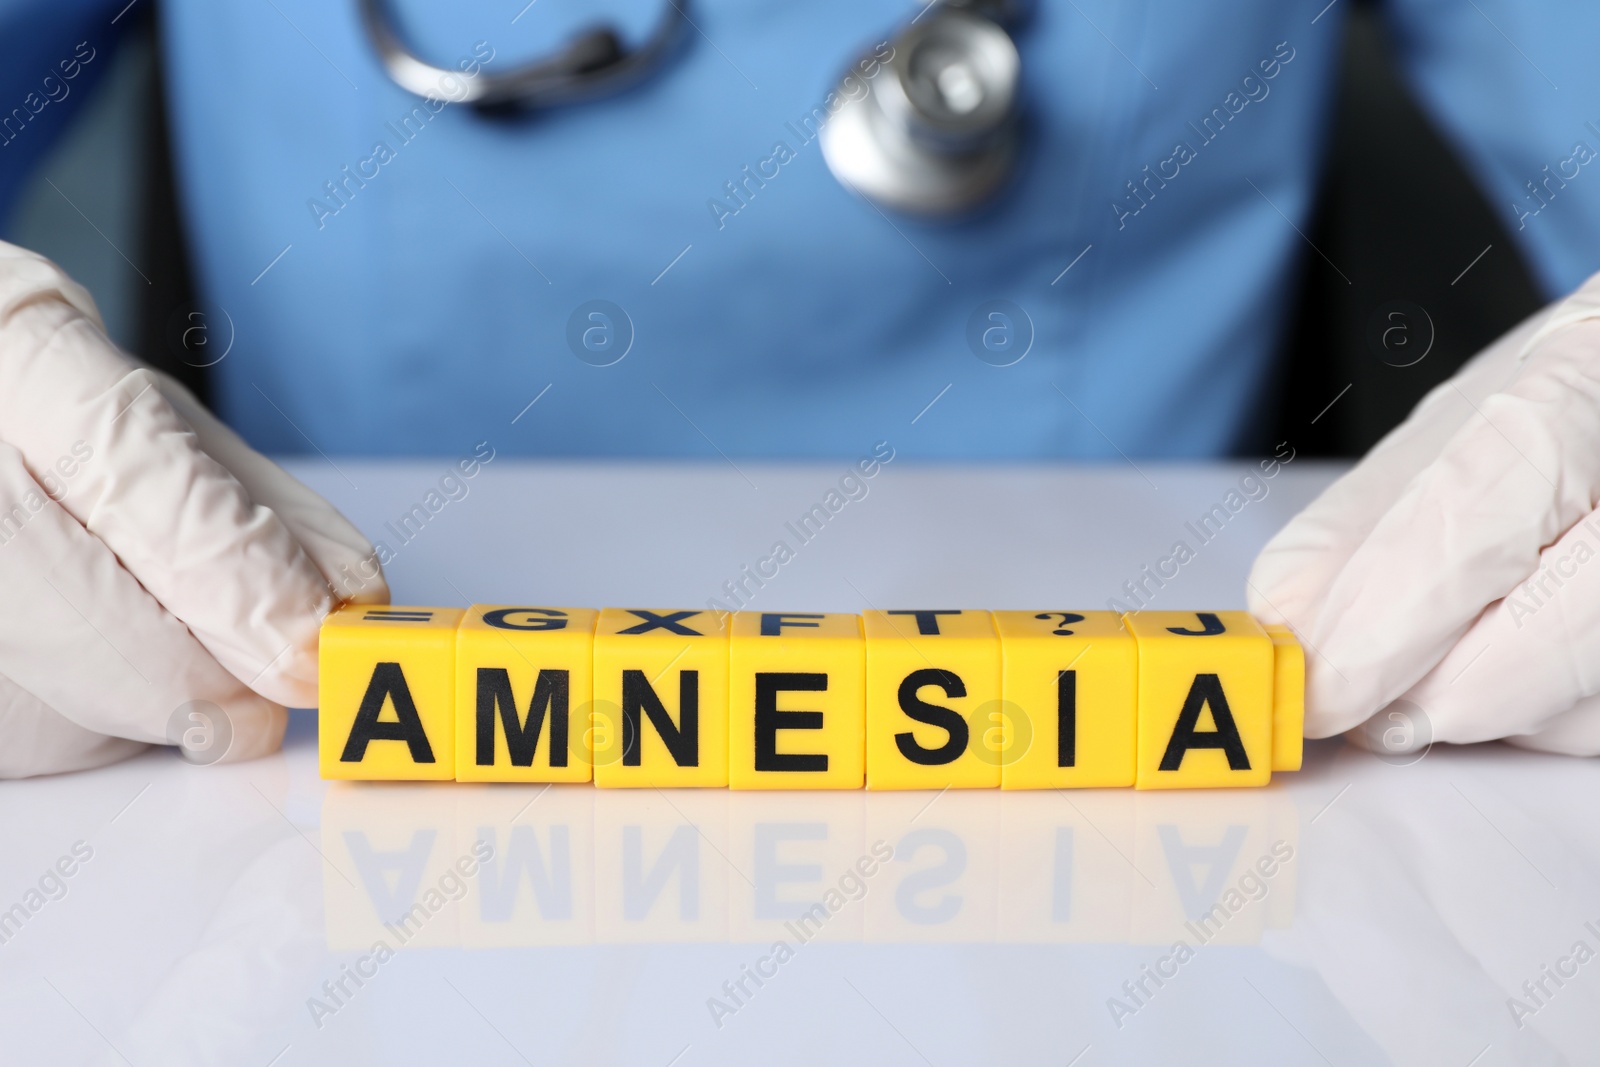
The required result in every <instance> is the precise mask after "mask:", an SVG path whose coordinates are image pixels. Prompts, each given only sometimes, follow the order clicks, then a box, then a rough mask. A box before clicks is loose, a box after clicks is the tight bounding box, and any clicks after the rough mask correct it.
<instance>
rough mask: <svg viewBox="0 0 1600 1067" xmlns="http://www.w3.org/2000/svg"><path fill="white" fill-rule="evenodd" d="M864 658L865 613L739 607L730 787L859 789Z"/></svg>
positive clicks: (733, 646)
mask: <svg viewBox="0 0 1600 1067" xmlns="http://www.w3.org/2000/svg"><path fill="white" fill-rule="evenodd" d="M866 656H867V654H866V642H865V641H864V640H863V639H862V636H861V617H860V616H858V615H823V614H816V613H803V612H802V613H796V612H784V613H779V612H754V611H741V612H738V613H737V614H735V615H734V616H733V627H732V635H731V637H730V638H729V644H728V695H729V697H728V785H729V786H730V787H731V788H734V789H860V788H861V783H862V780H863V778H864V777H865V773H866V748H865V745H864V743H863V738H864V731H865V728H866V672H867V658H866Z"/></svg>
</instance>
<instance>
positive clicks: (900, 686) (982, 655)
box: [862, 611, 1003, 789]
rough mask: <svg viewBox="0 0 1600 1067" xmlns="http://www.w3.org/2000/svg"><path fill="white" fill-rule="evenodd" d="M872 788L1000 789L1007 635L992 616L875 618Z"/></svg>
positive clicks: (870, 652) (870, 686) (870, 662)
mask: <svg viewBox="0 0 1600 1067" xmlns="http://www.w3.org/2000/svg"><path fill="white" fill-rule="evenodd" d="M862 622H863V625H864V627H865V632H866V636H867V788H868V789H943V788H945V787H946V786H949V787H951V788H955V789H994V788H995V787H997V786H998V785H999V784H1000V756H1001V752H1000V741H1001V738H1000V732H1001V724H1002V720H1003V716H1002V715H1001V714H1000V708H1001V704H1000V696H1001V692H1000V638H999V637H998V636H997V634H996V633H995V628H994V620H993V618H991V617H990V615H989V613H988V612H987V611H869V612H866V613H865V614H864V615H863V617H862Z"/></svg>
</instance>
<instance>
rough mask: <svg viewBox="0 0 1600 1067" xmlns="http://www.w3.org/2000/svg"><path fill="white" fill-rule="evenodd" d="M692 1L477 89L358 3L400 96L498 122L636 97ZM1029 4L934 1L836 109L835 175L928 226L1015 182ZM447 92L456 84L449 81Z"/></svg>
mask: <svg viewBox="0 0 1600 1067" xmlns="http://www.w3.org/2000/svg"><path fill="white" fill-rule="evenodd" d="M687 4H688V0H667V2H666V7H665V8H664V9H663V11H662V14H661V18H660V20H659V21H658V22H657V23H656V25H655V27H654V28H653V29H652V30H651V32H650V34H649V36H648V37H646V38H645V40H644V41H643V42H642V43H640V44H638V45H637V46H634V47H629V46H628V45H627V44H626V43H624V41H623V40H622V37H621V35H620V34H619V33H618V32H617V30H616V29H615V28H614V27H613V26H610V25H607V24H599V25H596V26H593V27H591V28H589V29H587V30H584V31H582V32H580V33H579V34H578V35H577V36H575V37H574V38H573V39H572V40H571V41H570V42H569V43H568V44H567V45H566V46H565V47H563V48H562V49H561V50H560V51H558V52H556V53H554V54H553V55H550V56H547V57H545V58H543V59H539V60H537V61H535V62H532V63H527V64H524V65H522V66H519V67H517V68H516V69H514V70H509V71H505V72H503V73H500V72H495V73H490V72H489V71H487V70H480V71H479V72H478V73H477V74H475V75H474V76H473V77H471V78H462V77H461V76H460V75H459V74H458V73H457V72H456V71H453V70H450V69H448V68H443V67H436V66H434V65H433V64H431V63H429V62H427V61H426V60H423V59H421V58H419V57H418V56H417V55H416V54H415V53H414V52H412V51H411V50H410V49H409V48H408V47H407V46H406V45H405V44H404V43H403V42H402V41H401V39H400V36H399V34H398V33H396V31H395V28H394V18H393V16H392V14H391V12H390V11H389V8H388V0H360V5H361V22H362V26H363V27H364V28H365V30H366V34H367V37H368V38H369V40H370V41H371V43H372V47H373V48H374V49H375V50H376V52H377V54H378V58H379V59H380V60H381V61H382V63H383V67H384V70H385V71H387V72H388V75H389V77H391V78H393V79H394V81H395V83H396V84H398V85H399V86H400V87H401V88H403V89H405V90H407V91H409V92H412V93H415V94H417V95H418V96H422V97H427V98H430V99H442V98H444V97H443V96H442V93H441V89H440V86H441V85H446V84H448V85H451V86H452V87H453V89H454V90H455V91H454V92H453V94H452V95H451V96H449V97H448V98H449V99H451V100H453V101H455V102H457V103H468V104H471V105H472V106H474V107H475V108H478V109H479V110H481V111H483V112H486V113H490V114H519V113H527V112H536V111H543V110H547V109H549V108H554V107H560V106H564V105H567V104H574V103H579V102H582V101H587V100H594V99H598V98H600V97H604V96H609V95H612V94H613V93H617V92H621V91H622V90H624V89H628V88H631V87H632V86H635V85H637V84H639V83H640V82H641V81H643V80H645V79H646V78H648V77H649V76H650V75H652V74H654V73H656V72H658V71H659V70H661V69H662V68H663V67H664V66H665V65H666V64H667V61H668V60H669V59H671V58H672V56H673V55H674V54H675V53H676V52H677V51H679V49H680V46H681V45H682V44H683V42H684V40H685V39H686V37H687V34H686V33H685V29H686V28H687V27H689V26H690V25H692V23H691V22H690V20H689V15H688V13H687V11H686V6H687ZM1027 4H1028V0H926V3H925V6H924V7H923V8H922V10H921V11H919V12H918V13H917V15H916V17H914V18H912V19H911V20H910V21H909V22H908V23H906V25H904V26H902V27H901V28H900V29H899V30H898V31H897V32H896V34H895V35H894V37H893V38H891V39H890V42H889V44H890V51H888V52H887V53H885V52H884V51H883V50H882V48H881V47H880V48H878V49H876V50H869V51H866V52H864V53H863V54H862V55H861V56H860V57H859V58H858V59H857V60H856V61H855V62H853V63H852V64H851V65H850V66H848V67H847V68H846V71H845V74H844V75H843V76H842V77H841V78H840V80H839V83H838V85H837V86H836V87H835V90H834V93H833V95H832V96H830V98H829V100H830V103H829V106H828V109H829V111H830V112H831V113H830V114H829V116H828V119H827V121H826V122H825V123H824V124H823V126H822V129H821V134H820V138H819V140H820V141H821V144H822V153H823V156H824V158H825V159H826V160H827V164H828V168H829V169H830V170H831V171H832V172H833V174H834V176H835V177H836V178H838V179H839V181H840V182H841V183H843V184H844V185H845V186H846V187H847V188H849V189H852V190H854V191H855V192H857V193H859V194H861V195H862V196H864V197H866V198H867V199H868V200H871V201H873V202H874V203H877V204H880V205H882V206H884V207H889V208H894V209H897V210H900V211H907V212H913V213H917V214H923V215H953V214H958V213H961V212H964V211H968V210H970V209H972V208H975V207H977V206H978V205H979V204H981V203H983V202H984V201H985V200H986V199H988V198H989V197H990V196H991V195H992V194H993V193H995V192H996V191H997V190H998V189H999V188H1000V187H1001V186H1002V185H1003V184H1004V183H1005V180H1006V178H1007V176H1008V175H1009V174H1010V173H1011V170H1012V168H1013V166H1014V165H1015V162H1016V158H1017V149H1018V145H1019V143H1020V141H1021V122H1020V119H1019V110H1020V109H1019V106H1018V96H1019V92H1018V86H1019V78H1020V74H1021V66H1022V63H1021V58H1020V57H1019V56H1018V54H1017V47H1016V43H1015V42H1014V41H1013V40H1012V37H1011V32H1010V31H1011V29H1013V28H1016V27H1017V26H1019V25H1020V24H1021V22H1022V21H1023V19H1024V17H1025V15H1026V13H1027V11H1026V7H1027ZM447 79H448V80H447Z"/></svg>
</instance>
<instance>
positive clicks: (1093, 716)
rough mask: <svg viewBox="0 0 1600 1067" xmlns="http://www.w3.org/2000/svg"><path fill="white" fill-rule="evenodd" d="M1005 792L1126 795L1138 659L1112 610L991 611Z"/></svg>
mask: <svg viewBox="0 0 1600 1067" xmlns="http://www.w3.org/2000/svg"><path fill="white" fill-rule="evenodd" d="M994 621H995V627H996V628H997V629H998V630H999V632H1000V656H1001V663H1002V673H1003V680H1002V690H1003V697H1004V703H1003V705H1002V716H1003V719H1004V727H1003V728H1004V738H1003V741H1002V746H1001V761H1000V781H1001V786H1002V787H1003V788H1005V789H1066V788H1091V787H1111V786H1130V785H1132V784H1133V779H1134V758H1135V753H1134V748H1135V740H1136V737H1137V725H1138V669H1139V651H1138V646H1137V645H1136V643H1135V641H1134V638H1133V635H1132V634H1130V633H1129V632H1128V630H1127V628H1126V627H1125V626H1123V625H1122V617H1121V616H1120V615H1118V614H1117V613H1116V612H1114V611H1082V612H1078V611H997V612H995V613H994Z"/></svg>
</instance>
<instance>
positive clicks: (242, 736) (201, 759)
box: [166, 691, 289, 766]
mask: <svg viewBox="0 0 1600 1067" xmlns="http://www.w3.org/2000/svg"><path fill="white" fill-rule="evenodd" d="M288 724H289V713H288V711H286V710H285V709H284V708H283V706H282V705H279V704H276V703H272V702H269V701H266V700H263V699H262V698H261V697H259V696H257V695H256V694H254V693H250V692H248V691H245V694H244V695H243V696H242V697H240V698H238V699H235V700H232V701H230V702H229V703H228V704H226V705H221V704H216V703H214V702H212V701H209V700H191V701H189V702H188V703H186V704H184V705H182V706H181V707H179V708H178V709H176V710H175V711H174V712H173V713H172V717H171V719H170V720H169V721H168V724H167V738H166V740H167V743H168V744H170V745H175V746H177V749H178V752H179V754H180V755H182V757H183V759H184V761H185V762H188V763H194V764H198V765H200V766H210V765H211V764H214V763H243V762H244V761H245V760H252V759H256V758H257V757H260V756H266V755H270V754H271V753H273V752H276V751H277V750H278V749H279V748H281V747H282V745H283V734H284V730H285V729H286V728H287V727H288Z"/></svg>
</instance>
